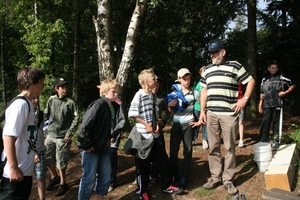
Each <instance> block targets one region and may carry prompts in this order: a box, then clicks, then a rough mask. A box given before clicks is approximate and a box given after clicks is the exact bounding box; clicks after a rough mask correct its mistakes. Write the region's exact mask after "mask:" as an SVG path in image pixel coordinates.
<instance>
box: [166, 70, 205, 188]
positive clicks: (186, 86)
mask: <svg viewBox="0 0 300 200" xmlns="http://www.w3.org/2000/svg"><path fill="white" fill-rule="evenodd" d="M190 84H191V72H190V71H189V70H188V69H187V68H181V69H179V70H178V72H177V83H176V84H173V88H174V89H175V90H174V91H173V92H172V93H171V94H169V95H168V96H174V97H176V98H177V99H175V100H172V101H169V100H168V106H169V111H170V112H173V113H174V116H173V126H172V129H171V138H170V168H171V171H172V175H173V176H174V178H175V181H180V182H179V184H180V186H181V187H183V188H185V187H186V186H187V182H188V177H189V171H190V166H191V161H192V152H193V151H192V146H193V145H192V142H193V136H194V129H193V127H194V124H195V123H196V122H195V121H196V120H195V117H194V103H195V101H196V100H197V98H199V92H198V91H197V90H193V89H191V88H190ZM168 99H170V98H168ZM173 101H177V104H176V106H172V103H173ZM197 125H198V124H197ZM181 141H182V142H183V157H184V159H183V163H182V170H181V173H180V170H179V164H178V152H179V148H180V143H181Z"/></svg>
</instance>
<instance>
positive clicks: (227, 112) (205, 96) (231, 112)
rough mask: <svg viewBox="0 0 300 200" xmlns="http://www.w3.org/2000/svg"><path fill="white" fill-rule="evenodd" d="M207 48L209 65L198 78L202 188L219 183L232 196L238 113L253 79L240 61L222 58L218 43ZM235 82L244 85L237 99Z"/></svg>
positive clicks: (250, 89)
mask: <svg viewBox="0 0 300 200" xmlns="http://www.w3.org/2000/svg"><path fill="white" fill-rule="evenodd" d="M208 51H209V54H210V58H211V60H212V64H209V65H208V66H206V67H205V71H204V73H203V76H202V77H201V86H203V89H202V92H201V97H200V101H201V113H200V119H199V120H200V121H201V122H202V123H205V124H207V132H208V143H209V155H208V162H209V169H210V173H211V177H210V178H209V179H208V182H207V183H205V184H204V185H203V188H205V189H207V190H210V189H213V188H215V187H216V186H218V185H219V184H220V183H223V184H224V187H225V189H226V190H227V192H228V194H230V195H235V194H237V193H238V190H237V188H235V186H234V185H233V179H234V175H235V166H236V158H235V141H236V136H237V133H238V121H239V115H238V114H239V112H240V110H241V109H242V108H244V107H245V105H246V103H247V101H248V99H249V97H250V95H251V93H252V91H253V88H254V86H255V80H254V79H253V77H252V76H251V75H250V74H249V73H248V72H247V71H246V70H245V68H244V67H243V66H242V65H241V64H240V63H238V62H236V61H226V60H225V55H226V50H225V47H224V44H223V43H222V42H220V41H216V42H213V43H212V44H211V45H210V46H209V50H208ZM238 82H241V83H242V84H243V85H245V84H247V87H246V91H245V94H244V97H243V98H241V99H239V100H238ZM221 134H222V136H223V141H224V147H225V149H226V155H225V162H224V170H223V169H222V168H223V167H222V158H221V151H220V146H221Z"/></svg>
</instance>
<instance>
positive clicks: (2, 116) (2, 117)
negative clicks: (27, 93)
mask: <svg viewBox="0 0 300 200" xmlns="http://www.w3.org/2000/svg"><path fill="white" fill-rule="evenodd" d="M17 99H23V100H24V101H26V103H27V105H28V109H29V112H30V105H29V102H28V100H27V99H26V97H24V96H21V95H20V96H16V97H14V98H13V99H12V100H11V101H10V102H9V104H8V106H7V107H6V109H7V108H8V107H9V106H10V105H11V104H12V103H13V102H14V101H15V100H17ZM6 109H5V110H6ZM5 110H4V112H3V113H2V114H1V116H0V123H1V122H3V121H4V120H5Z"/></svg>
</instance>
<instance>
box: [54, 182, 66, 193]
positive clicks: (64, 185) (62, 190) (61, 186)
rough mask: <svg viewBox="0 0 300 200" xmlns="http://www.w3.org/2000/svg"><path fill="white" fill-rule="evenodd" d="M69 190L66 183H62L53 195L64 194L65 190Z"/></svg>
mask: <svg viewBox="0 0 300 200" xmlns="http://www.w3.org/2000/svg"><path fill="white" fill-rule="evenodd" d="M68 190H69V187H68V186H67V184H66V183H64V184H63V185H59V187H58V190H57V192H56V194H55V196H61V195H63V194H66V192H67V191H68Z"/></svg>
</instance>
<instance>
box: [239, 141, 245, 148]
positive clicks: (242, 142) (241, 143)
mask: <svg viewBox="0 0 300 200" xmlns="http://www.w3.org/2000/svg"><path fill="white" fill-rule="evenodd" d="M239 147H240V148H242V147H244V141H243V140H240V141H239Z"/></svg>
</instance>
